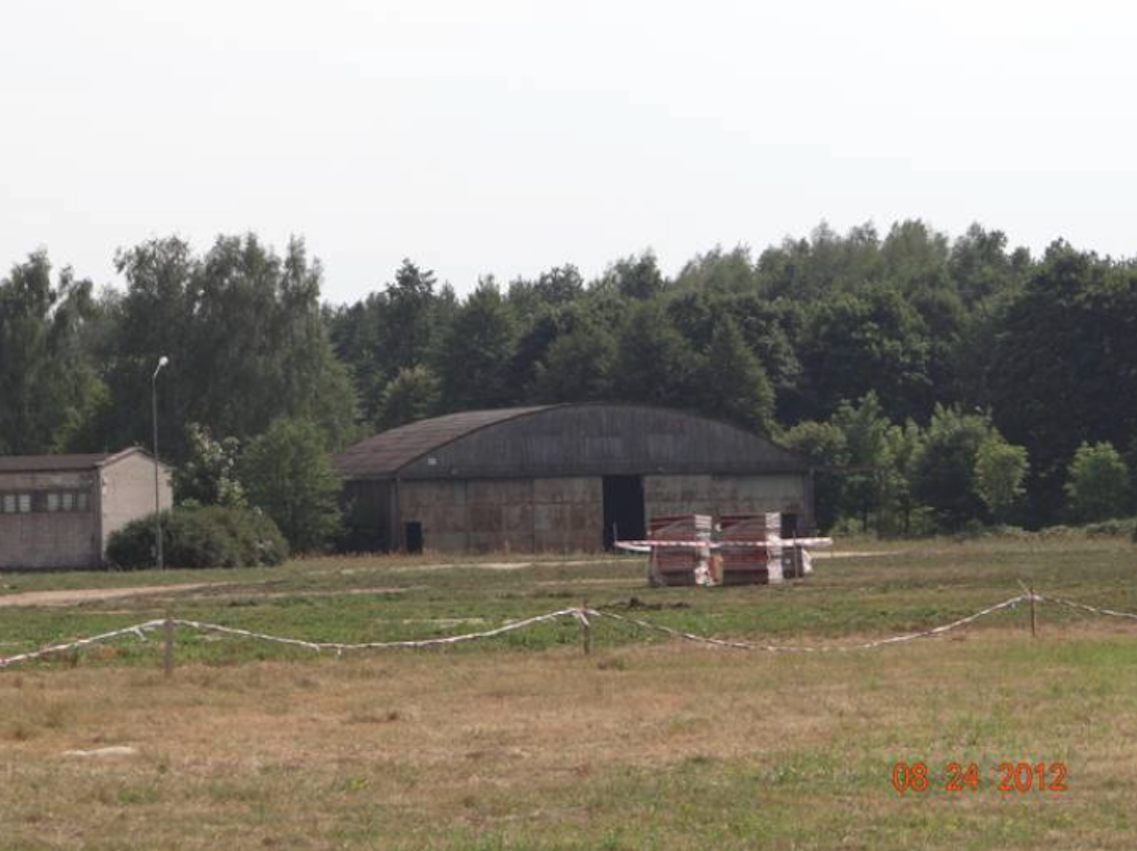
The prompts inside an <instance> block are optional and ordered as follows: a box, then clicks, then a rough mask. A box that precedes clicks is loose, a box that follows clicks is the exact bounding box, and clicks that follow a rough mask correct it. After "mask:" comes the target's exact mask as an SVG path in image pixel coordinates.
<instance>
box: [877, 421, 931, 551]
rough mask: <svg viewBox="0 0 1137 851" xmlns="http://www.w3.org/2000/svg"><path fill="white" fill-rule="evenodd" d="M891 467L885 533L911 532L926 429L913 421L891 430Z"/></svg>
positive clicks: (882, 528) (887, 474) (881, 526)
mask: <svg viewBox="0 0 1137 851" xmlns="http://www.w3.org/2000/svg"><path fill="white" fill-rule="evenodd" d="M887 442H888V450H887V455H888V462H889V463H888V467H887V469H886V471H885V477H884V483H883V487H884V497H883V504H884V506H885V507H886V508H887V509H888V514H887V515H886V520H885V522H883V523H881V524H879V525H878V530H879V531H883V532H886V533H888V532H900V533H902V534H904V535H907V534H909V533H910V532H911V531H912V513H913V511H915V510H916V508H917V507H918V503H917V501H916V494H915V487H916V485H915V482H916V470H917V467H918V465H919V462H920V454H921V453H922V452H923V451H924V430H923V429H921V428H920V426H919V425H917V424H916V422H914V421H913V420H908V421H907V422H905V423H904V425H902V426H901V425H894V426H893V427H892V428H890V429H889V430H888V436H887Z"/></svg>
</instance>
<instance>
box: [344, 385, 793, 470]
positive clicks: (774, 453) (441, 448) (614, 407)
mask: <svg viewBox="0 0 1137 851" xmlns="http://www.w3.org/2000/svg"><path fill="white" fill-rule="evenodd" d="M336 465H337V468H338V469H339V471H340V473H341V475H343V476H344V477H345V478H348V479H351V478H382V477H385V476H396V475H397V477H398V478H400V479H403V480H408V479H446V478H454V479H476V478H495V479H501V478H518V477H552V476H574V475H575V476H582V475H587V476H597V475H646V474H679V473H774V472H802V473H804V472H806V471H807V470H808V464H807V463H806V462H805V461H804V460H803V459H802V458H800V457H798V456H797V455H794V454H793V453H791V452H789V451H788V450H785V449H783V448H781V447H779V446H777V445H776V444H775V443H773V442H772V441H770V440H768V439H766V438H763V437H759V436H757V435H754V434H750V433H749V432H746V431H744V430H742V429H739V428H736V427H735V426H732V425H729V424H727V423H722V422H719V421H717V420H712V419H708V418H706V417H702V416H699V415H697V414H693V413H689V412H686V411H677V410H671V409H666V408H654V407H649V406H646V405H623V404H607V403H605V404H601V403H595V404H593V403H587V404H570V405H548V406H543V407H535V408H509V409H505V410H500V411H470V412H467V413H463V414H451V415H449V416H445V417H436V418H434V419H430V420H423V421H421V422H418V423H411V424H410V425H406V426H401V427H400V428H397V429H392V430H391V431H388V432H384V433H382V434H379V435H376V436H375V437H372V438H370V439H369V440H365V441H363V442H362V443H359V444H356V445H355V446H353V447H351V448H350V449H348V450H347V451H346V452H344V453H342V454H341V455H339V456H337V458H336Z"/></svg>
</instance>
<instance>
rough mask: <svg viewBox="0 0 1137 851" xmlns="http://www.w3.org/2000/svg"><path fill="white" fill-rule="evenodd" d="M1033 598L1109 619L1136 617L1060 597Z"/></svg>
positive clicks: (1128, 613)
mask: <svg viewBox="0 0 1137 851" xmlns="http://www.w3.org/2000/svg"><path fill="white" fill-rule="evenodd" d="M1034 598H1035V599H1036V600H1039V601H1046V602H1047V603H1057V604H1058V605H1059V606H1067V607H1069V608H1071V609H1081V610H1082V611H1083V612H1090V613H1091V614H1095V615H1106V616H1108V617H1111V618H1126V619H1127V620H1133V621H1137V615H1135V614H1132V613H1131V612H1117V611H1114V610H1113V609H1099V608H1098V607H1097V606H1090V605H1087V604H1086V603H1076V602H1074V601H1073V600H1064V599H1062V598H1061V597H1049V596H1043V595H1042V594H1035V595H1034Z"/></svg>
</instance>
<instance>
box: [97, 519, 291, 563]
mask: <svg viewBox="0 0 1137 851" xmlns="http://www.w3.org/2000/svg"><path fill="white" fill-rule="evenodd" d="M162 549H163V554H164V557H165V562H166V564H167V565H170V566H171V567H191V568H196V567H258V566H262V565H263V566H271V565H278V564H280V563H281V562H283V561H284V560H285V559H286V558H288V543H287V541H285V540H284V536H283V535H281V534H280V530H279V529H278V528H277V527H276V524H275V523H273V522H272V520H271V519H269V518H268V517H267V516H266V515H264V514H263V513H261V512H259V511H251V510H248V509H243V508H222V507H220V506H208V507H206V508H175V509H174V510H173V511H164V512H162ZM107 561H108V562H110V564H112V565H113V566H115V567H119V568H123V569H126V570H134V569H138V568H143V567H152V566H153V565H154V515H152V514H151V515H150V516H149V517H144V518H141V519H139V520H134V521H132V522H131V523H128V524H127V525H126V526H124V527H123V528H121V529H119V530H118V531H117V532H115V533H114V534H112V535H111V538H110V541H109V542H108V544H107Z"/></svg>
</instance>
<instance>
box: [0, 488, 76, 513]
mask: <svg viewBox="0 0 1137 851" xmlns="http://www.w3.org/2000/svg"><path fill="white" fill-rule="evenodd" d="M90 510H91V495H90V493H89V492H88V491H86V490H69V491H64V490H52V491H48V490H43V491H30V492H26V493H20V492H18V491H8V492H6V493H0V514H33V513H36V514H38V513H40V512H49V513H51V514H56V513H58V512H61V511H62V512H70V511H90Z"/></svg>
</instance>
